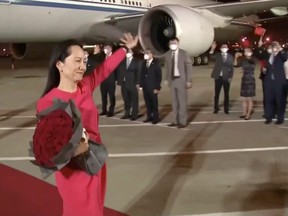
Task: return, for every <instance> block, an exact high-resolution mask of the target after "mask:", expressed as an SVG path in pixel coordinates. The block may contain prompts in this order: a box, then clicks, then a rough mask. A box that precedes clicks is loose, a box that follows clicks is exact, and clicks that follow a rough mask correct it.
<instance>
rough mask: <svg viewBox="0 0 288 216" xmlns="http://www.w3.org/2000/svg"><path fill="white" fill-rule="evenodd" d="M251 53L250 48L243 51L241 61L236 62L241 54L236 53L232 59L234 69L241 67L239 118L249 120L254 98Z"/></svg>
mask: <svg viewBox="0 0 288 216" xmlns="http://www.w3.org/2000/svg"><path fill="white" fill-rule="evenodd" d="M252 55H253V52H252V49H251V48H245V49H244V56H245V58H244V59H243V60H242V61H238V59H239V57H240V56H242V53H236V54H235V59H234V65H235V66H236V67H242V72H243V76H242V80H241V93H240V96H241V97H243V103H242V107H243V114H242V115H241V116H240V118H245V120H249V119H250V117H251V114H252V112H253V97H254V96H255V77H254V70H255V65H256V61H255V60H254V59H253V58H252Z"/></svg>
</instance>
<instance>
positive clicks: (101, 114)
mask: <svg viewBox="0 0 288 216" xmlns="http://www.w3.org/2000/svg"><path fill="white" fill-rule="evenodd" d="M106 114H107V112H105V111H102V112H101V113H100V114H99V115H100V116H103V115H106Z"/></svg>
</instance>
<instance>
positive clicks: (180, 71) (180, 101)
mask: <svg viewBox="0 0 288 216" xmlns="http://www.w3.org/2000/svg"><path fill="white" fill-rule="evenodd" d="M169 47H170V50H169V51H168V52H167V54H166V56H165V69H166V70H165V71H166V79H165V80H167V81H168V84H169V86H171V90H172V109H173V114H174V119H173V122H172V123H171V124H169V125H168V126H171V127H174V126H177V127H178V128H184V127H186V126H187V95H188V92H187V89H190V88H191V87H192V62H191V59H190V56H189V54H188V53H187V52H186V51H185V50H182V49H179V39H178V38H172V39H171V40H170V41H169Z"/></svg>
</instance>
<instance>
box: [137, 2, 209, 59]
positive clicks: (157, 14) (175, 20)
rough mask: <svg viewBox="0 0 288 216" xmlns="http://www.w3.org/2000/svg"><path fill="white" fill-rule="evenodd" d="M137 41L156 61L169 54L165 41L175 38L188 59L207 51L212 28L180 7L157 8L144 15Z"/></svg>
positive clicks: (189, 9)
mask: <svg viewBox="0 0 288 216" xmlns="http://www.w3.org/2000/svg"><path fill="white" fill-rule="evenodd" d="M138 35H139V40H140V43H141V45H142V47H143V48H144V49H147V48H149V49H152V50H153V51H154V53H155V55H156V56H157V57H163V56H164V55H165V53H166V52H167V51H168V50H169V40H170V39H171V38H172V37H178V38H179V40H180V47H181V48H183V49H185V50H187V51H188V52H189V54H190V55H191V56H198V55H200V54H202V53H204V52H205V51H207V50H208V49H209V47H210V46H211V44H212V42H213V40H214V28H213V27H212V25H211V24H210V22H209V21H208V20H207V19H206V18H205V17H203V16H201V14H200V13H199V12H197V11H196V10H193V9H192V8H189V7H183V6H180V5H161V6H156V7H154V8H152V9H150V10H149V11H147V12H146V13H145V14H144V16H143V17H142V18H141V20H140V24H139V29H138Z"/></svg>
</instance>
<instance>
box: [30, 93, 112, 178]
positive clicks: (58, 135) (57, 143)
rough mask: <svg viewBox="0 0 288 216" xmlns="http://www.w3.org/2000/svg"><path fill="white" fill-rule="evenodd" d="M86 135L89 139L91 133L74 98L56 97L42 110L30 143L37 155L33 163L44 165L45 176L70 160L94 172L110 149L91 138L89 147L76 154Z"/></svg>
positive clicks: (91, 172)
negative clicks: (67, 99)
mask: <svg viewBox="0 0 288 216" xmlns="http://www.w3.org/2000/svg"><path fill="white" fill-rule="evenodd" d="M83 138H84V139H85V140H86V138H87V137H85V129H84V128H83V126H82V123H81V116H80V112H78V110H77V108H76V106H75V104H74V102H73V101H72V100H70V101H68V102H65V101H61V100H59V99H54V101H53V105H52V106H51V107H49V108H48V109H46V110H44V111H42V112H40V113H39V114H38V122H37V125H36V129H35V132H34V135H33V140H32V142H31V143H30V144H31V149H30V155H31V156H34V157H35V161H32V163H34V164H35V165H37V166H39V167H40V169H41V171H42V174H43V177H44V178H46V177H48V176H49V175H50V174H52V173H53V172H54V171H56V170H60V169H62V168H63V167H64V166H66V165H67V164H68V163H69V162H70V161H73V163H75V164H76V165H77V167H78V168H80V169H82V170H83V171H86V172H87V173H88V174H90V175H94V174H96V173H97V172H98V171H99V170H100V169H101V167H102V166H103V164H104V163H105V161H106V158H107V156H108V153H107V150H106V148H105V147H104V146H103V145H100V144H97V143H95V142H93V141H91V140H88V146H89V148H88V151H87V152H85V153H84V154H81V155H78V156H76V157H74V152H75V149H76V148H77V147H78V145H79V143H80V141H81V142H82V141H83ZM86 141H87V140H86Z"/></svg>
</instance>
